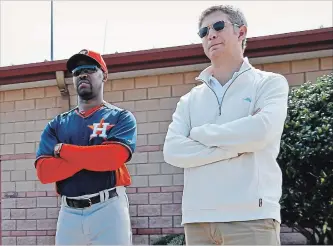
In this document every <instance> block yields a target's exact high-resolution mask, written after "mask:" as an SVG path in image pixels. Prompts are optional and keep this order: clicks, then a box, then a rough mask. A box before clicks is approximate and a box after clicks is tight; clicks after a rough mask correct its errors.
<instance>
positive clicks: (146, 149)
mask: <svg viewBox="0 0 333 246" xmlns="http://www.w3.org/2000/svg"><path fill="white" fill-rule="evenodd" d="M159 150H160V146H159V145H150V146H139V147H137V148H136V152H150V151H159Z"/></svg>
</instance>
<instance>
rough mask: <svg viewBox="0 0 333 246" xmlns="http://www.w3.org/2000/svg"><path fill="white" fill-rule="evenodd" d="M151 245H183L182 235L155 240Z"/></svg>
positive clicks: (183, 238)
mask: <svg viewBox="0 0 333 246" xmlns="http://www.w3.org/2000/svg"><path fill="white" fill-rule="evenodd" d="M153 245H185V235H184V234H171V235H167V236H164V237H161V238H159V239H158V240H156V241H155V242H154V243H153Z"/></svg>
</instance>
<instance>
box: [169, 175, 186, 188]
mask: <svg viewBox="0 0 333 246" xmlns="http://www.w3.org/2000/svg"><path fill="white" fill-rule="evenodd" d="M172 180H173V185H184V174H174V175H172Z"/></svg>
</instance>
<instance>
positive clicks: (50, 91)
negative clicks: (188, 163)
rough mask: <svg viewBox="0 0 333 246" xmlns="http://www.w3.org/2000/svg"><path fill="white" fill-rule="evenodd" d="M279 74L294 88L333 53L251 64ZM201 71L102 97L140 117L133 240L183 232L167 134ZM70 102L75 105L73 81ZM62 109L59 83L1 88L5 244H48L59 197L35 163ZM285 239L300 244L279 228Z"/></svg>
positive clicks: (328, 64) (179, 181) (114, 85)
mask: <svg viewBox="0 0 333 246" xmlns="http://www.w3.org/2000/svg"><path fill="white" fill-rule="evenodd" d="M256 67H258V68H263V69H264V70H269V71H275V72H279V73H282V74H284V75H285V76H286V77H287V79H288V80H289V82H290V85H291V86H297V85H300V84H302V83H304V82H305V81H306V80H314V79H315V78H316V77H317V76H319V75H322V74H328V73H329V72H331V71H332V69H333V62H332V57H327V58H320V59H319V58H318V59H308V60H299V61H289V62H280V63H271V64H261V65H256ZM197 74H198V71H193V72H186V73H177V74H164V75H152V76H146V77H136V78H127V79H121V80H113V81H110V82H108V83H107V84H106V85H105V94H104V96H105V100H106V101H108V102H111V103H113V104H115V105H117V106H120V107H123V108H126V109H129V110H131V111H132V112H133V113H134V115H135V116H136V119H137V122H138V145H137V150H136V153H134V156H133V159H132V160H131V162H130V163H129V164H128V167H129V170H130V172H131V174H132V177H133V185H132V186H131V187H130V188H128V193H129V199H130V204H131V205H130V212H131V216H132V227H133V232H134V234H135V235H134V243H135V244H149V243H151V242H152V241H153V240H155V239H157V238H158V237H160V236H161V235H165V234H170V233H179V232H183V228H182V227H181V226H180V221H181V196H182V185H183V171H182V169H179V168H175V167H172V166H170V165H168V164H166V163H165V162H164V160H163V156H162V146H163V141H164V137H165V134H166V131H167V127H168V124H169V123H170V120H171V116H172V113H173V111H174V109H175V107H176V103H177V102H178V100H179V98H180V96H181V95H183V94H185V93H186V92H188V91H189V90H190V89H191V88H192V87H193V86H195V81H194V77H195V76H196V75H197ZM69 91H70V95H71V96H70V104H71V106H74V105H76V100H77V99H76V95H75V90H74V88H73V86H69ZM61 112H62V99H61V97H60V93H59V91H58V89H57V87H45V88H33V89H20V90H13V91H3V92H0V147H1V148H0V160H1V191H2V204H1V217H2V244H5V245H6V244H52V243H54V235H55V229H56V221H57V215H58V211H59V204H60V201H59V199H58V198H57V197H56V195H55V192H54V185H53V184H49V185H42V184H40V183H39V181H37V178H36V174H35V169H34V166H33V161H34V156H35V154H34V153H35V151H36V149H37V147H38V141H39V138H40V133H41V130H42V129H43V128H44V127H45V125H46V124H47V122H48V121H49V120H50V119H51V118H52V117H54V116H55V115H57V114H58V113H61ZM282 242H283V243H293V242H294V243H295V242H304V238H303V237H302V236H301V235H300V234H298V233H296V232H294V231H293V230H292V229H290V228H286V227H283V228H282Z"/></svg>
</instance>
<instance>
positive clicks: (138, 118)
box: [133, 111, 148, 123]
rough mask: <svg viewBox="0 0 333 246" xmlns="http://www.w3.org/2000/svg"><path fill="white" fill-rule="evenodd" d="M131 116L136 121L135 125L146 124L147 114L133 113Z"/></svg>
mask: <svg viewBox="0 0 333 246" xmlns="http://www.w3.org/2000/svg"><path fill="white" fill-rule="evenodd" d="M133 115H134V117H135V119H136V122H137V123H144V122H147V118H148V117H147V112H145V111H141V112H133Z"/></svg>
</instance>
